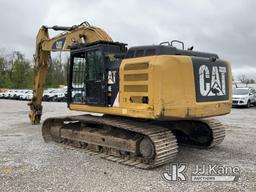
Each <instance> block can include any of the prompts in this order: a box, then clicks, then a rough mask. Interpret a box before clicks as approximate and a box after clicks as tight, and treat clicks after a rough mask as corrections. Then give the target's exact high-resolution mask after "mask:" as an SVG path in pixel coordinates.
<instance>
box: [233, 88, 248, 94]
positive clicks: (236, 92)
mask: <svg viewBox="0 0 256 192" xmlns="http://www.w3.org/2000/svg"><path fill="white" fill-rule="evenodd" d="M248 93H249V90H248V89H234V90H233V95H248Z"/></svg>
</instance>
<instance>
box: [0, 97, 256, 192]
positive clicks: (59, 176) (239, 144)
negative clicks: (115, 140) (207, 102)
mask: <svg viewBox="0 0 256 192" xmlns="http://www.w3.org/2000/svg"><path fill="white" fill-rule="evenodd" d="M26 103H27V102H22V101H10V100H0V190H1V191H12V192H13V191H19V192H20V191H151V190H152V191H212V192H213V191H214V192H215V191H222V192H224V191H256V186H255V185H256V184H255V183H256V182H255V181H256V147H255V145H256V140H255V138H256V125H255V123H256V121H255V120H256V107H254V108H250V109H232V113H231V114H230V115H226V116H222V117H217V118H218V119H219V120H221V121H222V122H223V123H224V124H226V125H227V127H228V128H227V131H226V135H227V136H226V138H225V140H224V142H223V143H222V144H221V145H219V146H217V147H215V148H213V149H210V150H203V149H195V148H191V147H184V146H183V147H180V148H179V153H178V155H177V158H176V159H175V160H174V162H173V163H181V162H182V163H186V164H187V165H188V169H187V172H186V173H187V174H188V175H190V174H191V171H192V169H194V167H195V166H196V165H197V164H199V165H202V164H222V165H226V166H238V167H239V168H240V175H239V176H238V179H237V181H234V182H192V181H191V179H188V181H183V182H181V181H166V180H164V179H163V177H162V172H163V171H165V170H167V168H168V167H169V166H168V165H167V166H162V167H160V168H157V169H154V170H140V169H136V168H132V167H129V166H124V165H120V164H117V163H113V162H110V161H106V160H103V159H101V158H100V157H99V156H98V155H90V154H88V153H84V152H81V151H78V150H72V149H67V148H63V147H61V146H57V145H52V144H45V143H44V142H43V139H42V137H41V130H40V126H32V125H30V123H29V119H28V107H27V106H26ZM71 114H72V115H75V114H81V113H80V112H70V111H69V110H68V109H67V108H66V104H65V103H44V116H43V119H45V118H47V117H53V116H61V115H71Z"/></svg>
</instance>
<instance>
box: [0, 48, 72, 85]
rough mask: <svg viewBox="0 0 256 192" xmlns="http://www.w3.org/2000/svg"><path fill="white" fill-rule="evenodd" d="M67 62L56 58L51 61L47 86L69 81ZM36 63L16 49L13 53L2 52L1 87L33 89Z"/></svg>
mask: <svg viewBox="0 0 256 192" xmlns="http://www.w3.org/2000/svg"><path fill="white" fill-rule="evenodd" d="M67 66H68V64H67V62H61V57H60V58H54V59H52V60H51V62H50V63H49V70H48V74H47V77H46V82H45V87H58V86H59V85H60V84H62V85H66V83H67V70H68V67H67ZM33 75H34V63H31V62H30V61H29V60H28V59H26V58H25V56H24V54H22V53H21V52H19V51H14V52H12V53H11V54H3V53H0V88H13V89H24V88H29V89H31V88H32V86H33Z"/></svg>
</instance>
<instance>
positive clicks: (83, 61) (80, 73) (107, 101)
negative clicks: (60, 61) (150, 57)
mask: <svg viewBox="0 0 256 192" xmlns="http://www.w3.org/2000/svg"><path fill="white" fill-rule="evenodd" d="M126 52H127V48H126V44H123V43H118V42H104V41H100V42H95V43H91V44H82V45H78V46H77V45H76V46H75V47H73V48H71V55H70V68H69V71H70V73H69V78H68V79H69V82H68V104H71V103H76V104H84V105H92V106H111V105H112V104H113V102H114V99H115V97H116V95H117V93H118V86H119V83H118V82H119V75H118V74H119V73H118V70H119V66H120V64H121V60H122V58H123V57H124V56H125V54H126Z"/></svg>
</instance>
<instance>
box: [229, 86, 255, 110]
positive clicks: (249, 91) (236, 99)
mask: <svg viewBox="0 0 256 192" xmlns="http://www.w3.org/2000/svg"><path fill="white" fill-rule="evenodd" d="M252 104H253V105H256V91H255V89H253V88H248V87H245V88H235V89H233V97H232V105H233V106H245V107H248V108H249V107H251V106H252Z"/></svg>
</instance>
